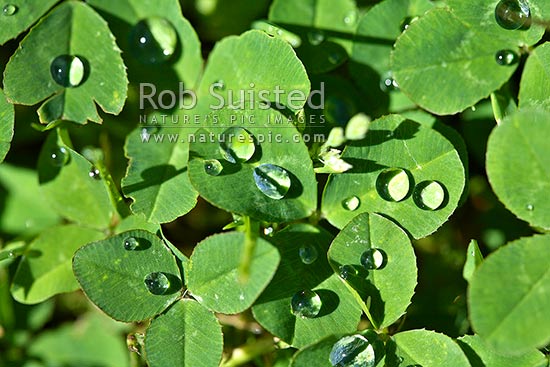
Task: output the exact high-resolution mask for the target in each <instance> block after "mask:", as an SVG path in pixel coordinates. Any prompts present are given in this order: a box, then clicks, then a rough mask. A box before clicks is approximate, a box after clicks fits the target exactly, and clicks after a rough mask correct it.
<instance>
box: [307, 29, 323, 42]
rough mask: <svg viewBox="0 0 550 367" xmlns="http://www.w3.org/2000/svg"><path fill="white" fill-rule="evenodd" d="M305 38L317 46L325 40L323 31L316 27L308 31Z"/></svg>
mask: <svg viewBox="0 0 550 367" xmlns="http://www.w3.org/2000/svg"><path fill="white" fill-rule="evenodd" d="M307 40H308V41H309V43H310V44H312V45H313V46H319V45H320V44H321V43H323V42H324V41H325V32H323V31H321V30H318V29H316V30H313V31H309V32H308V34H307Z"/></svg>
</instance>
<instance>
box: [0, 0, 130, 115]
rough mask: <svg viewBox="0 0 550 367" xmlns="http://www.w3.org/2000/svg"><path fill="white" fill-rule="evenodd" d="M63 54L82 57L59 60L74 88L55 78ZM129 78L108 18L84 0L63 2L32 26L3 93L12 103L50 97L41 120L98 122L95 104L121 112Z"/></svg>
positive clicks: (9, 69)
mask: <svg viewBox="0 0 550 367" xmlns="http://www.w3.org/2000/svg"><path fill="white" fill-rule="evenodd" d="M63 55H66V56H69V57H70V56H76V57H78V58H79V60H80V63H78V62H74V63H69V64H68V65H65V66H58V65H57V64H56V68H57V69H58V70H59V69H60V68H61V69H64V70H67V73H68V75H67V78H63V79H69V78H70V80H71V85H76V86H75V87H65V86H63V85H61V84H58V83H57V82H56V81H55V80H54V78H53V74H52V70H51V69H53V68H54V64H53V61H54V60H56V59H57V58H58V57H59V56H63ZM65 63H66V61H65ZM65 81H66V80H65ZM127 83H128V81H127V79H126V71H125V67H124V64H123V63H122V58H121V57H120V50H119V49H118V47H117V45H116V44H115V41H114V37H113V36H112V34H111V32H110V31H109V28H108V26H107V23H106V22H105V21H104V20H103V19H102V18H101V17H100V16H99V15H98V14H97V13H96V12H94V11H93V10H92V9H91V8H90V7H89V6H88V5H86V4H85V3H83V2H80V1H78V2H77V1H68V2H64V3H62V4H61V5H59V6H58V7H56V8H55V9H54V10H53V11H52V12H51V13H50V14H49V15H48V16H46V17H45V18H43V19H42V20H41V21H40V22H39V23H38V24H37V25H36V26H35V27H33V28H32V30H31V31H30V32H29V34H28V35H27V36H26V37H25V38H24V39H23V41H22V42H21V45H20V47H19V48H18V49H17V51H16V53H15V54H14V55H13V56H12V58H11V59H10V61H9V63H8V65H7V66H6V70H5V72H4V87H5V92H6V95H7V97H8V99H9V100H10V101H12V102H13V103H17V104H24V105H34V104H36V103H38V102H41V101H43V100H44V99H47V100H46V102H45V103H44V104H43V105H42V107H40V109H39V110H38V113H39V116H40V121H41V122H43V123H50V122H53V121H55V120H59V119H63V120H70V121H74V122H77V123H80V124H85V123H86V122H87V120H91V121H94V122H98V123H99V122H101V121H102V119H101V117H100V116H99V115H98V113H97V109H96V106H95V103H97V104H98V105H99V106H100V107H101V108H102V109H103V111H105V112H107V113H112V114H118V113H119V112H120V111H121V110H122V106H123V105H124V101H125V99H126V92H127ZM64 84H65V85H67V83H64ZM94 102H95V103H94Z"/></svg>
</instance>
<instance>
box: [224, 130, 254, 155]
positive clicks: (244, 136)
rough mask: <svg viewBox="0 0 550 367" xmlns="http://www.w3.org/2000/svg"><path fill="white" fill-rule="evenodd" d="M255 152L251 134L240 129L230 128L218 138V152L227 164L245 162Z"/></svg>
mask: <svg viewBox="0 0 550 367" xmlns="http://www.w3.org/2000/svg"><path fill="white" fill-rule="evenodd" d="M255 151H256V146H255V145H254V138H253V137H252V134H250V133H249V132H248V131H247V130H246V129H243V128H242V127H230V128H229V129H227V130H225V131H224V132H223V134H222V135H221V136H220V152H221V153H222V156H223V158H224V159H225V160H226V161H228V162H231V163H237V162H246V161H248V160H249V159H250V158H252V156H253V155H254V152H255Z"/></svg>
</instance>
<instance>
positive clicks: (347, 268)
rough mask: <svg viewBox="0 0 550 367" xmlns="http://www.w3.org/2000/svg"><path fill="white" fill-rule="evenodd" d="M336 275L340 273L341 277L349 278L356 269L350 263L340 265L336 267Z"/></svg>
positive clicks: (355, 272) (354, 273)
mask: <svg viewBox="0 0 550 367" xmlns="http://www.w3.org/2000/svg"><path fill="white" fill-rule="evenodd" d="M338 275H340V278H342V279H349V278H350V277H353V276H356V275H357V269H355V268H354V267H353V266H352V265H342V266H340V267H339V268H338Z"/></svg>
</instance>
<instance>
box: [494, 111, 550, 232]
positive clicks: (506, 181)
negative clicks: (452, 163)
mask: <svg viewBox="0 0 550 367" xmlns="http://www.w3.org/2000/svg"><path fill="white" fill-rule="evenodd" d="M549 120H550V112H546V111H544V110H538V109H523V110H520V111H519V112H518V113H516V114H514V115H511V116H508V117H507V118H506V119H504V120H503V122H502V124H501V125H500V126H497V127H496V128H495V129H494V130H493V132H492V133H491V136H490V137H489V142H488V146H487V174H488V176H489V182H490V183H491V186H492V188H493V190H494V191H495V194H496V195H497V196H498V198H499V199H500V201H502V202H503V203H504V205H505V206H506V207H507V208H508V209H509V210H510V211H511V212H512V213H514V214H515V215H516V216H517V217H518V218H520V219H523V220H525V221H527V222H528V223H530V224H531V225H532V226H535V227H541V228H545V229H550V214H549V213H550V199H549V197H548V191H549V190H550V148H549V146H548V141H547V139H546V136H548V134H550V127H549V126H548V121H549ZM511 147H513V149H511Z"/></svg>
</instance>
